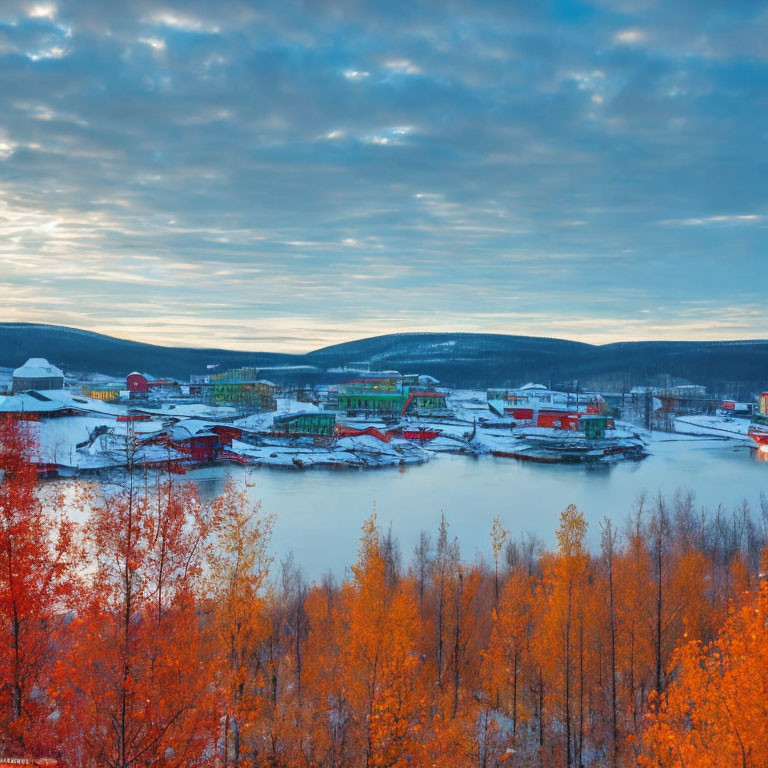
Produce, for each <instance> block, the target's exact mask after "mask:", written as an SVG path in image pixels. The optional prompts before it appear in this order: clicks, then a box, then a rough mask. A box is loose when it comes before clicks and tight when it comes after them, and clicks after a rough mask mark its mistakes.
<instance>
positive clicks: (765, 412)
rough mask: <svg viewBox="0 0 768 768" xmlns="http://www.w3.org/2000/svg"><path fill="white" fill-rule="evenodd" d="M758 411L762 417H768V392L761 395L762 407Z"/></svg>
mask: <svg viewBox="0 0 768 768" xmlns="http://www.w3.org/2000/svg"><path fill="white" fill-rule="evenodd" d="M758 411H759V412H760V415H761V416H766V417H768V392H763V393H762V394H761V395H760V405H759V406H758Z"/></svg>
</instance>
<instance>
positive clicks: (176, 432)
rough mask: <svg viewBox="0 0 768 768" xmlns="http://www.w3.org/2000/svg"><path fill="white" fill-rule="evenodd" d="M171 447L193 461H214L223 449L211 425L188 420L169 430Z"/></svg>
mask: <svg viewBox="0 0 768 768" xmlns="http://www.w3.org/2000/svg"><path fill="white" fill-rule="evenodd" d="M167 434H168V439H169V443H170V445H171V446H172V447H173V448H175V449H176V450H177V451H180V452H181V453H184V454H187V455H188V456H189V457H191V458H192V460H193V461H212V460H213V459H215V458H216V454H217V452H218V450H219V448H220V447H221V440H220V438H219V435H217V434H216V432H214V431H213V429H212V427H211V425H210V424H207V423H206V422H203V421H199V420H197V419H186V420H185V421H180V422H178V423H177V424H174V425H173V426H172V427H170V428H169V429H168V432H167Z"/></svg>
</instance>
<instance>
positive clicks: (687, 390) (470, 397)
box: [0, 358, 768, 477]
mask: <svg viewBox="0 0 768 768" xmlns="http://www.w3.org/2000/svg"><path fill="white" fill-rule="evenodd" d="M348 375H349V378H348V379H347V380H346V381H344V382H343V383H340V384H329V385H323V386H314V387H301V386H282V387H280V386H278V385H276V384H275V383H273V382H272V381H269V380H267V379H265V378H262V377H261V375H260V372H259V370H258V369H255V368H248V367H245V368H237V369H229V370H218V368H217V367H216V366H209V370H208V371H206V372H205V373H201V374H195V375H192V376H191V377H190V378H189V380H188V381H178V380H175V379H172V378H167V377H155V376H152V375H150V374H148V373H140V372H132V373H130V374H128V375H127V376H126V377H125V379H120V380H114V379H110V378H108V377H104V376H98V375H95V374H88V373H79V374H77V373H74V374H70V373H67V374H65V373H64V372H63V371H62V370H61V369H60V368H58V367H57V366H55V365H53V364H51V363H49V362H48V361H47V360H45V359H42V358H31V359H29V360H28V361H27V362H26V363H24V364H23V365H21V366H20V367H19V368H17V369H15V370H13V371H8V372H7V374H6V377H5V379H4V380H2V379H0V392H2V388H4V389H5V390H6V393H5V394H0V414H7V415H14V416H16V417H19V418H23V419H25V420H27V421H29V422H30V424H31V425H32V426H31V429H32V430H33V432H34V442H35V444H36V448H35V452H36V455H35V461H36V463H37V466H38V472H39V474H40V476H41V477H74V476H78V475H83V474H93V473H103V472H105V471H109V470H125V469H153V470H160V471H168V472H173V473H178V474H182V473H184V472H186V471H187V470H188V469H189V468H191V467H195V466H201V465H209V464H215V463H233V464H240V465H258V466H268V467H282V468H288V469H309V468H321V467H325V468H358V469H365V468H377V467H385V466H399V465H408V464H419V463H423V462H426V461H429V460H431V459H433V458H436V457H439V456H440V455H441V454H449V453H452V454H466V455H471V456H495V457H501V458H510V459H516V460H518V461H530V462H537V463H544V464H546V463H553V464H554V463H610V462H616V461H626V460H640V459H642V458H643V457H644V456H646V455H648V453H649V452H650V451H652V446H653V444H654V442H655V441H656V440H658V439H670V438H671V437H674V438H676V439H695V438H697V437H698V438H706V439H722V440H732V441H736V443H738V444H741V445H743V446H745V447H749V448H751V449H752V450H754V451H760V452H762V453H763V454H765V453H766V452H768V392H763V393H762V394H760V395H759V397H758V398H757V399H756V402H754V403H741V402H736V401H734V400H720V399H713V398H711V397H708V396H707V393H706V392H704V391H703V388H702V387H696V386H695V385H679V386H677V387H667V388H650V387H638V388H635V389H633V390H632V391H630V392H628V393H621V394H616V393H603V394H601V393H598V392H590V391H577V392H569V391H562V390H555V389H550V388H548V387H547V386H545V385H543V384H536V383H527V384H524V385H522V386H520V387H518V388H498V389H489V390H486V391H483V390H463V389H451V388H447V387H443V386H441V385H440V382H439V381H437V380H436V379H435V378H434V377H432V376H429V375H426V374H402V373H400V372H398V371H372V370H370V366H369V365H368V364H366V363H356V364H351V365H350V370H349V372H348Z"/></svg>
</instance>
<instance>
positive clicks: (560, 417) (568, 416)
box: [536, 411, 581, 429]
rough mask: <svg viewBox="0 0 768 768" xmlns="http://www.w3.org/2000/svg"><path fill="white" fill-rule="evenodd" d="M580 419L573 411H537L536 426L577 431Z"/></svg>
mask: <svg viewBox="0 0 768 768" xmlns="http://www.w3.org/2000/svg"><path fill="white" fill-rule="evenodd" d="M580 418H581V414H580V413H574V412H573V411H539V414H538V416H537V418H536V426H537V427H550V428H554V429H578V428H579V419H580Z"/></svg>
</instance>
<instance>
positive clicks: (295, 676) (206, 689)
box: [0, 421, 768, 768]
mask: <svg viewBox="0 0 768 768" xmlns="http://www.w3.org/2000/svg"><path fill="white" fill-rule="evenodd" d="M29 450H30V447H29V445H28V443H27V441H26V439H25V434H24V428H23V424H22V425H19V424H14V423H13V422H10V421H5V422H2V423H0V469H2V470H3V472H4V475H3V480H2V483H1V484H0V630H1V631H2V637H0V757H1V756H52V757H55V758H58V759H59V760H61V762H62V764H63V765H66V766H70V767H71V768H80V767H81V766H82V767H83V768H85V767H88V768H91V767H93V768H95V767H96V766H110V767H114V768H132V767H133V766H162V767H168V768H171V767H175V766H179V768H180V767H181V766H222V767H224V766H226V767H227V768H228V767H229V766H238V767H239V768H249V767H251V766H252V767H254V768H255V767H256V766H259V767H261V766H269V768H300V767H301V768H358V767H362V766H365V767H366V768H374V767H375V768H407V767H413V768H421V767H424V768H426V767H427V766H440V768H451V767H452V766H455V767H456V768H464V767H465V766H477V768H495V767H496V766H566V767H570V766H574V767H575V766H582V765H583V766H587V765H589V766H633V765H637V764H638V763H640V764H643V765H646V766H675V768H683V767H685V768H696V767H697V766H715V765H722V766H742V767H743V768H746V767H748V766H762V765H766V764H767V763H768V630H767V629H766V626H767V625H768V622H767V621H766V619H768V606H767V602H768V591H767V590H766V587H765V585H764V584H763V582H762V581H761V568H763V567H764V565H761V560H762V559H764V558H762V553H763V552H764V551H765V545H766V520H768V506H766V505H763V508H761V509H760V510H751V509H749V508H748V506H746V505H744V506H742V507H741V508H739V509H738V510H736V511H733V512H729V513H727V514H726V513H725V512H724V511H722V510H718V511H716V512H715V513H713V514H706V513H704V512H703V511H702V510H700V509H698V508H697V506H696V505H695V504H694V500H693V497H692V496H690V495H678V496H675V497H674V498H672V499H665V498H662V497H658V498H655V499H653V500H641V501H640V502H639V503H638V505H637V507H636V508H635V509H634V510H633V511H632V513H631V515H629V517H628V522H627V524H626V526H624V527H622V528H621V529H620V530H619V529H617V528H616V527H615V526H614V525H613V524H611V522H610V521H608V520H606V521H605V522H604V523H603V524H602V526H601V546H600V548H599V549H598V550H596V551H594V552H590V551H588V549H587V548H586V545H585V537H586V532H587V527H586V523H585V521H584V518H583V516H582V514H581V512H580V511H579V510H578V509H576V508H575V507H573V506H571V507H568V508H567V509H566V510H564V511H563V513H562V515H561V519H560V525H559V527H558V529H557V546H556V548H555V549H554V551H547V550H545V549H544V548H543V547H542V546H541V544H540V543H539V542H538V541H537V540H536V539H535V538H532V537H530V536H529V537H523V538H522V539H515V538H513V537H512V536H511V535H510V534H509V532H508V531H506V530H505V529H504V528H503V526H502V524H501V522H500V521H499V520H496V521H495V523H494V526H493V528H492V530H491V531H490V532H489V553H490V557H489V559H488V561H487V562H483V561H480V560H476V561H474V562H468V561H466V560H465V559H464V558H463V557H462V554H461V551H460V545H459V542H458V541H457V540H456V539H455V538H454V537H452V536H451V533H450V526H449V524H448V522H447V521H445V520H443V521H442V523H441V525H440V527H439V529H438V530H437V531H436V532H435V533H434V536H431V535H429V534H426V533H424V534H422V536H421V538H420V541H419V544H418V546H417V547H416V548H415V551H414V552H413V553H409V554H406V555H403V553H401V552H400V551H399V547H398V544H397V542H396V540H395V539H394V538H393V537H392V536H391V534H383V533H382V532H381V531H380V530H379V529H378V527H377V525H376V520H375V517H371V518H369V519H368V520H367V521H366V523H365V524H364V526H363V529H362V534H361V539H360V548H359V553H358V557H357V562H356V563H355V565H354V566H353V567H352V571H351V576H350V578H349V579H347V580H345V581H344V582H342V583H336V582H335V581H334V580H333V579H332V578H331V577H327V578H325V579H323V580H322V581H321V582H320V583H312V584H309V583H307V582H306V581H305V580H304V578H303V577H302V575H301V572H300V570H299V568H298V566H297V565H296V564H295V563H294V562H293V561H292V560H291V559H290V558H289V559H287V560H286V561H283V562H274V561H273V560H272V559H271V558H270V556H269V540H270V532H271V527H272V523H273V519H272V518H271V517H270V516H268V515H264V514H262V512H261V510H260V509H259V507H258V505H254V504H252V503H251V502H250V501H249V500H248V498H247V496H246V493H245V489H239V488H237V487H235V486H229V487H228V488H227V489H226V491H225V492H224V493H223V494H222V495H221V496H220V497H219V498H218V499H216V500H215V501H214V502H212V503H210V504H203V503H201V502H200V500H199V499H198V498H197V496H196V494H195V492H194V489H193V488H192V487H190V486H188V485H184V484H181V483H179V482H177V481H176V482H174V478H173V477H172V476H170V475H169V476H168V477H167V478H166V479H165V481H164V482H161V483H159V484H158V485H156V486H153V487H149V486H147V485H146V484H145V483H143V482H140V481H138V480H136V479H135V478H134V479H131V478H127V480H126V482H127V483H128V484H127V486H126V487H124V488H120V489H116V490H115V489H113V492H112V493H109V494H105V493H104V492H103V491H102V490H101V489H100V488H98V489H97V488H88V487H82V488H79V489H77V490H76V491H72V490H68V491H67V496H66V497H62V496H58V495H56V494H54V493H52V492H51V490H50V488H47V489H46V490H47V493H46V494H45V498H46V502H45V503H44V504H43V503H41V502H40V498H41V497H40V488H39V486H37V483H36V476H35V471H34V468H33V467H32V465H31V464H30V463H29V462H28V461H27V460H26V457H27V456H28V455H29ZM78 505H79V506H80V507H82V509H84V510H87V513H88V514H87V522H85V523H84V524H83V525H82V526H77V525H75V524H74V523H73V522H71V520H70V517H69V515H68V514H67V510H69V509H71V508H72V507H77V506H78Z"/></svg>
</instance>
